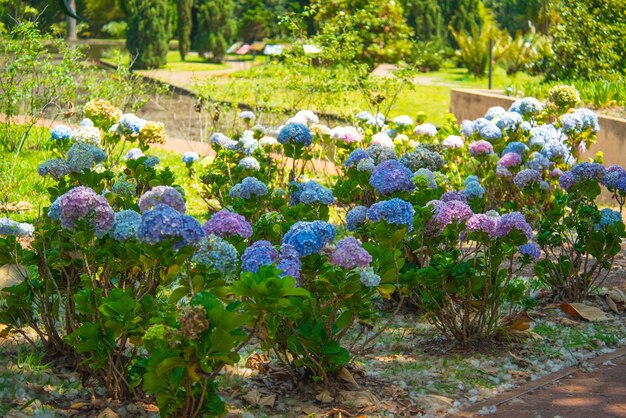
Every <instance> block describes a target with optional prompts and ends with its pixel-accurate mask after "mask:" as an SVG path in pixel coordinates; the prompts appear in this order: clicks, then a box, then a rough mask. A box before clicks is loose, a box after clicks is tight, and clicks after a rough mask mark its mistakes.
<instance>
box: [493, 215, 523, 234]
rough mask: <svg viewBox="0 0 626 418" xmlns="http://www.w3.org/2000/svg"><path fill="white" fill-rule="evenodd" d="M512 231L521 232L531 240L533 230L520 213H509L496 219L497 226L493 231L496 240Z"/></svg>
mask: <svg viewBox="0 0 626 418" xmlns="http://www.w3.org/2000/svg"><path fill="white" fill-rule="evenodd" d="M514 229H515V230H518V231H520V232H523V233H524V234H525V235H526V237H527V238H528V239H531V238H532V236H533V229H532V228H531V227H530V225H529V224H528V222H526V218H525V217H524V215H522V214H521V213H520V212H511V213H507V214H506V215H502V216H501V217H500V219H498V224H497V225H496V228H495V229H494V231H493V235H494V236H496V237H498V238H502V237H506V236H507V235H509V233H510V232H511V231H513V230H514Z"/></svg>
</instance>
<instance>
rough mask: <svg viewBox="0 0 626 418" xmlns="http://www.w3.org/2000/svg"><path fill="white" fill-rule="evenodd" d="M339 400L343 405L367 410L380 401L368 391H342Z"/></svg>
mask: <svg viewBox="0 0 626 418" xmlns="http://www.w3.org/2000/svg"><path fill="white" fill-rule="evenodd" d="M338 399H339V400H341V401H342V404H344V405H346V406H350V407H354V408H367V407H368V406H372V405H376V404H378V399H376V397H375V396H374V395H372V393H371V392H370V391H368V390H355V391H350V390H341V391H339V397H338Z"/></svg>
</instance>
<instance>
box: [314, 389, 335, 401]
mask: <svg viewBox="0 0 626 418" xmlns="http://www.w3.org/2000/svg"><path fill="white" fill-rule="evenodd" d="M315 399H317V400H318V401H320V402H321V403H331V402H332V401H334V400H335V398H333V397H332V396H331V395H330V392H329V391H327V390H323V391H321V392H320V393H318V394H317V396H316V397H315Z"/></svg>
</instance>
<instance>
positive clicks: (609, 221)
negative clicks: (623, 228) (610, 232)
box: [596, 208, 622, 230]
mask: <svg viewBox="0 0 626 418" xmlns="http://www.w3.org/2000/svg"><path fill="white" fill-rule="evenodd" d="M617 222H622V214H621V213H619V212H618V211H616V210H613V209H609V208H604V209H602V210H601V211H600V222H598V224H597V225H596V230H597V229H600V228H602V227H605V226H609V225H613V224H615V223H617Z"/></svg>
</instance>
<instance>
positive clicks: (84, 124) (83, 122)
mask: <svg viewBox="0 0 626 418" xmlns="http://www.w3.org/2000/svg"><path fill="white" fill-rule="evenodd" d="M79 126H82V127H89V128H92V127H94V124H93V121H92V120H91V119H89V118H84V119H83V120H81V121H80V123H79Z"/></svg>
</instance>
